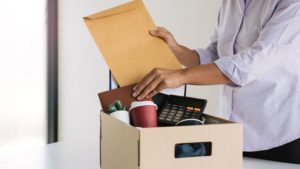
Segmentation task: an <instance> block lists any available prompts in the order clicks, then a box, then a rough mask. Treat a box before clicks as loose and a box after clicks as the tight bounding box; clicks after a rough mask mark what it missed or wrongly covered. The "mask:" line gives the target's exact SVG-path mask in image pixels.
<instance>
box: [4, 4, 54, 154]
mask: <svg viewBox="0 0 300 169" xmlns="http://www.w3.org/2000/svg"><path fill="white" fill-rule="evenodd" d="M53 2H55V1H53ZM49 3H50V2H49ZM55 12H56V11H55ZM54 16H55V15H54ZM47 17H48V15H47V0H39V1H36V0H27V1H22V0H10V1H1V2H0V20H1V26H0V57H1V61H0V79H1V80H0V154H2V153H5V152H7V151H13V150H16V149H18V150H19V149H27V148H32V147H37V146H42V145H45V144H47V142H49V139H48V135H49V132H48V128H49V126H50V127H51V126H52V130H53V121H51V123H48V120H49V118H48V117H49V116H48V112H49V110H50V109H51V110H50V111H52V112H54V111H57V110H56V108H55V106H57V105H56V104H55V100H56V94H55V92H56V91H57V89H56V86H55V85H56V81H55V79H56V70H55V69H56V65H55V66H53V65H52V64H53V63H55V62H56V59H55V58H52V59H51V58H50V59H49V57H50V54H51V55H54V53H55V51H56V48H54V52H53V50H52V51H49V45H52V46H53V44H55V43H56V42H55V38H54V40H52V42H49V38H48V36H49V35H48V32H50V31H49V24H50V23H49V24H47V22H48V19H49V18H47ZM54 33H56V32H55V31H54ZM48 56H49V57H48ZM49 71H51V72H49ZM48 72H49V73H50V74H52V76H51V75H49V73H48ZM53 80H54V82H53ZM49 84H50V86H49ZM49 89H50V90H49ZM49 92H53V93H54V94H52V95H51V93H49ZM49 94H50V95H51V98H50V99H49V97H48V96H49ZM48 103H50V105H49V104H48ZM49 106H52V107H49ZM53 106H54V108H53ZM50 117H51V116H50ZM52 117H53V115H52ZM54 129H55V127H54ZM52 138H54V136H52ZM52 140H53V139H52Z"/></svg>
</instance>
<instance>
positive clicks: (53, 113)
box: [47, 0, 58, 144]
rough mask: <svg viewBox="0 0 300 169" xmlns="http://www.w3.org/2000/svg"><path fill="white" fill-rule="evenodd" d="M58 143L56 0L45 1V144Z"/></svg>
mask: <svg viewBox="0 0 300 169" xmlns="http://www.w3.org/2000/svg"><path fill="white" fill-rule="evenodd" d="M57 141H58V0H47V143H48V144H50V143H54V142H57Z"/></svg>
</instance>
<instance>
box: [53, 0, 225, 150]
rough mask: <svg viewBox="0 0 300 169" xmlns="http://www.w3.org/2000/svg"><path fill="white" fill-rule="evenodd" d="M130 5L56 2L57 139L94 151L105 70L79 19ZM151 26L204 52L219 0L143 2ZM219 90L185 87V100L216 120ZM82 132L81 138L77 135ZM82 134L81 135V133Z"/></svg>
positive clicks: (100, 1)
mask: <svg viewBox="0 0 300 169" xmlns="http://www.w3.org/2000/svg"><path fill="white" fill-rule="evenodd" d="M125 2H129V0H109V1H107V0H61V1H59V140H60V141H70V140H72V141H73V142H76V141H78V142H81V141H82V140H83V139H85V140H88V141H90V143H91V144H95V146H98V138H99V134H98V133H99V111H100V103H99V100H98V98H97V93H99V92H101V91H104V90H108V67H107V66H106V64H105V62H104V60H103V59H102V57H101V54H100V52H99V51H98V49H97V47H96V45H95V44H94V41H93V39H92V37H91V35H90V34H89V32H88V30H87V28H86V27H85V25H84V22H83V20H82V17H83V16H87V15H90V14H92V13H95V12H98V11H101V10H104V9H107V8H110V7H113V6H116V5H119V4H122V3H125ZM144 2H145V5H146V7H147V8H148V10H149V12H150V14H151V16H152V17H153V19H154V21H155V22H156V24H157V25H159V26H164V27H166V28H168V29H169V30H170V31H171V32H172V33H173V35H174V36H175V37H176V39H177V41H178V42H179V43H181V44H184V45H186V46H187V47H190V48H197V47H206V45H207V44H208V40H209V36H210V34H211V33H212V30H213V28H214V26H215V23H216V21H217V15H218V9H219V7H220V4H221V1H220V0H210V1H207V0H188V1H181V0H164V1H161V0H144ZM220 92H221V89H220V87H219V86H189V87H188V95H189V96H193V97H202V98H206V99H207V100H208V105H207V108H206V111H205V112H206V113H209V114H214V115H220V114H218V112H219V107H220V97H219V95H220ZM78 133H81V135H78ZM83 133H84V134H83Z"/></svg>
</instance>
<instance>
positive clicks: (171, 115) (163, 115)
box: [153, 93, 207, 126]
mask: <svg viewBox="0 0 300 169" xmlns="http://www.w3.org/2000/svg"><path fill="white" fill-rule="evenodd" d="M153 101H154V102H155V103H156V104H157V105H158V125H159V126H174V125H176V123H178V122H179V121H181V120H184V119H201V117H202V113H203V111H204V109H205V106H206V103H207V100H205V99H198V98H192V97H183V96H176V95H165V94H161V93H160V94H159V95H157V96H155V97H153Z"/></svg>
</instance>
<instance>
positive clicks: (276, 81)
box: [197, 0, 300, 151]
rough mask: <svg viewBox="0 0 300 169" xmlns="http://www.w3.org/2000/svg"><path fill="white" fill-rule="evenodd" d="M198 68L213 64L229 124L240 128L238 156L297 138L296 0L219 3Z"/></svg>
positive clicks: (299, 58) (299, 3) (299, 53)
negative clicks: (222, 81) (222, 79)
mask: <svg viewBox="0 0 300 169" xmlns="http://www.w3.org/2000/svg"><path fill="white" fill-rule="evenodd" d="M197 52H198V53H199V56H200V61H201V64H209V63H215V64H216V65H217V66H218V67H219V68H220V70H221V71H222V72H223V73H224V74H225V75H226V76H227V77H228V78H229V79H231V80H232V81H233V82H234V84H233V85H226V86H225V87H224V92H223V93H224V97H225V98H226V99H225V101H226V108H225V109H224V112H229V113H230V119H231V120H233V121H235V122H240V123H242V124H243V126H244V151H259V150H266V149H270V148H273V147H277V146H280V145H283V144H286V143H288V142H290V141H293V140H295V139H297V138H300V0H224V1H223V4H222V7H221V9H220V13H219V19H218V26H217V28H216V30H215V32H214V34H213V36H212V38H211V43H210V45H209V46H208V47H207V48H206V49H197Z"/></svg>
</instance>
